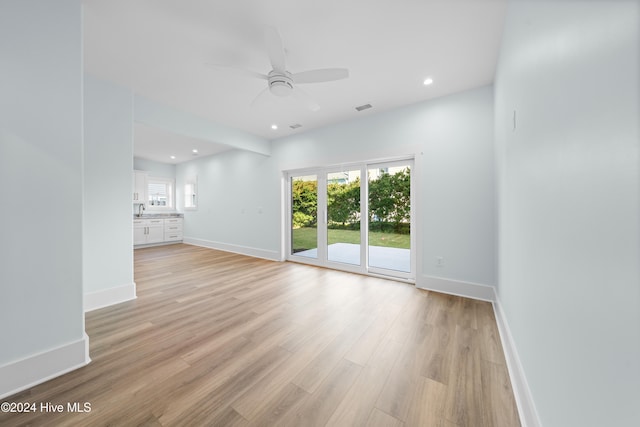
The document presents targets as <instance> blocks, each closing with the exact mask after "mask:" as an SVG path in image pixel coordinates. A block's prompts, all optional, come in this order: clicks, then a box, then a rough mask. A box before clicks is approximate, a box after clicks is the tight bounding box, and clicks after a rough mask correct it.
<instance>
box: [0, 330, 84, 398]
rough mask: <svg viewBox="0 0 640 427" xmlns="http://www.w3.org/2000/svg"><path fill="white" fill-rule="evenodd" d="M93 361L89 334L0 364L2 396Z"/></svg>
mask: <svg viewBox="0 0 640 427" xmlns="http://www.w3.org/2000/svg"><path fill="white" fill-rule="evenodd" d="M89 362H91V359H90V358H89V337H88V336H87V334H86V333H85V334H84V336H83V337H82V339H79V340H77V341H74V342H72V343H69V344H65V345H62V346H60V347H57V348H54V349H52V350H48V351H44V352H42V353H38V354H35V355H33V356H29V357H27V358H24V359H21V360H18V361H17V362H12V363H9V364H6V365H4V366H0V399H4V398H6V397H8V396H12V395H14V394H16V393H19V392H21V391H23V390H26V389H28V388H31V387H33V386H35V385H38V384H41V383H43V382H45V381H49V380H50V379H53V378H55V377H59V376H60V375H63V374H66V373H67V372H71V371H73V370H75V369H78V368H81V367H83V366H85V365H87V364H88V363H89Z"/></svg>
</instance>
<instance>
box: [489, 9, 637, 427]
mask: <svg viewBox="0 0 640 427" xmlns="http://www.w3.org/2000/svg"><path fill="white" fill-rule="evenodd" d="M639 13H640V11H639V9H638V2H637V1H606V2H604V1H601V2H597V1H593V2H592V1H583V2H578V1H572V2H538V1H535V2H534V1H513V2H511V4H510V6H509V11H508V15H507V22H506V28H505V33H504V39H503V45H502V49H501V55H500V61H499V66H498V72H497V77H496V84H495V89H496V91H495V93H496V115H495V117H496V152H497V159H498V165H499V168H498V169H499V171H498V173H499V174H498V176H499V179H498V184H499V189H500V191H499V224H500V227H499V259H500V270H499V299H500V300H501V303H502V306H503V308H504V312H505V314H506V318H507V320H508V324H509V327H510V329H511V332H512V335H513V338H514V341H515V344H516V348H517V352H518V354H519V356H520V361H521V364H522V367H523V370H524V373H525V374H526V377H527V380H528V382H529V386H530V389H531V392H532V396H533V400H534V401H535V405H536V406H537V410H538V413H539V417H540V420H541V422H542V424H543V425H544V426H546V427H554V426H561V427H565V426H581V427H588V426H594V427H595V426H604V425H607V426H613V425H615V426H637V425H640V406H639V405H638V402H640V373H639V369H640V368H639V363H638V361H639V360H640V277H639V271H638V268H639V267H638V265H639V259H640V257H639V255H640V254H639V250H638V245H639V234H638V233H639V230H638V218H639V214H640V212H639V209H638V193H639V185H638V183H639V174H638V154H639V152H638V144H639V137H640V134H639V131H638V120H639V117H640V111H639V99H638V89H639V87H638V78H639V76H640V69H639V67H638V53H639V48H640V45H639V41H638V40H639V38H638V36H639V34H638V28H639V25H640V23H639ZM514 110H516V111H517V115H516V117H517V122H516V123H517V126H516V129H515V131H514V130H513V111H514Z"/></svg>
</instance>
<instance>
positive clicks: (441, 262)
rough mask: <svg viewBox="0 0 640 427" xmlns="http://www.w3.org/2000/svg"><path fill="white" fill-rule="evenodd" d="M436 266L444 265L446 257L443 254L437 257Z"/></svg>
mask: <svg viewBox="0 0 640 427" xmlns="http://www.w3.org/2000/svg"><path fill="white" fill-rule="evenodd" d="M436 267H444V258H443V257H441V256H437V257H436Z"/></svg>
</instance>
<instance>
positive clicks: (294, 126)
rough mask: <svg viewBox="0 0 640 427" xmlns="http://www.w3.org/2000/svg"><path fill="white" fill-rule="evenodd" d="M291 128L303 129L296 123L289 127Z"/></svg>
mask: <svg viewBox="0 0 640 427" xmlns="http://www.w3.org/2000/svg"><path fill="white" fill-rule="evenodd" d="M289 127H290V128H291V129H298V128H301V127H302V125H301V124H300V123H296V124H295V125H291V126H289Z"/></svg>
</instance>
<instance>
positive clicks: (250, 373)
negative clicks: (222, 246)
mask: <svg viewBox="0 0 640 427" xmlns="http://www.w3.org/2000/svg"><path fill="white" fill-rule="evenodd" d="M135 281H136V283H137V286H138V299H137V300H135V301H131V302H127V303H123V304H120V305H117V306H114V307H109V308H105V309H102V310H96V311H93V312H90V313H88V314H87V316H86V330H87V333H88V335H89V337H90V344H91V357H92V359H93V362H92V363H91V364H89V365H87V366H86V367H84V368H82V369H79V370H76V371H73V372H71V373H69V374H67V375H64V376H62V377H59V378H56V379H54V380H52V381H49V382H47V383H44V384H41V385H39V386H36V387H33V388H32V389H30V390H27V391H25V392H23V393H21V394H19V395H16V396H13V397H10V398H7V399H4V400H5V401H12V402H38V404H39V403H40V402H52V403H54V404H55V403H64V404H65V405H66V402H90V403H91V408H92V410H91V412H90V413H84V414H77V413H76V414H69V413H63V414H46V413H39V412H37V413H34V414H19V415H16V414H11V415H8V414H0V425H2V426H13V425H36V426H39V425H47V426H48V425H56V426H61V425H82V426H88V425H96V426H106V425H112V426H127V425H147V426H158V425H162V426H201V425H202V426H289V425H291V426H300V427H307V426H439V427H455V426H460V427H461V426H473V427H483V426H505V427H516V426H519V425H520V423H519V420H518V414H517V411H516V407H515V403H514V398H513V393H512V390H511V385H510V382H509V377H508V375H507V369H506V365H505V360H504V355H503V351H502V347H501V344H500V339H499V336H498V331H497V327H496V322H495V318H494V314H493V310H492V307H491V305H490V304H489V303H485V302H479V301H473V300H469V299H465V298H460V297H453V296H448V295H443V294H438V293H434V292H427V291H421V290H418V289H416V288H415V287H414V286H411V285H407V284H403V283H398V282H393V281H387V280H383V279H377V278H371V277H366V276H360V275H354V274H349V273H342V272H337V271H332V270H327V269H321V268H315V267H309V266H304V265H299V264H294V263H278V262H270V261H265V260H259V259H254V258H247V257H243V256H240V255H234V254H229V253H225V252H219V251H214V250H210V249H204V248H198V247H195V246H188V245H182V244H180V245H171V246H162V247H156V248H147V249H140V250H136V251H135Z"/></svg>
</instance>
